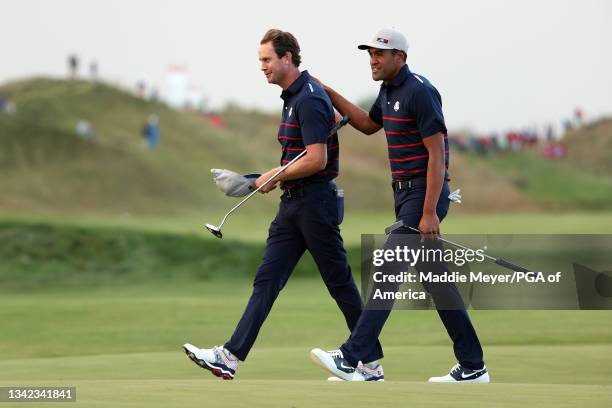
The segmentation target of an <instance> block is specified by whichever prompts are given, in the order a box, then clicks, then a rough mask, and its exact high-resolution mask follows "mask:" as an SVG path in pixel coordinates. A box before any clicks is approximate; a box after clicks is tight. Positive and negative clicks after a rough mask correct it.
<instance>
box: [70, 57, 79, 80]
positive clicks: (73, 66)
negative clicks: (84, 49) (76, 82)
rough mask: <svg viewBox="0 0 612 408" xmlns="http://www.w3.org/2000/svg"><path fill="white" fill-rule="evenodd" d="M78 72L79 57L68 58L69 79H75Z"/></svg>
mask: <svg viewBox="0 0 612 408" xmlns="http://www.w3.org/2000/svg"><path fill="white" fill-rule="evenodd" d="M78 71H79V57H78V56H77V55H76V54H70V55H69V56H68V73H69V75H70V79H75V78H76V76H77V73H78Z"/></svg>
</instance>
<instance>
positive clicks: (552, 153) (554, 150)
mask: <svg viewBox="0 0 612 408" xmlns="http://www.w3.org/2000/svg"><path fill="white" fill-rule="evenodd" d="M566 154H567V148H566V147H565V144H563V143H559V142H549V143H546V145H545V146H544V148H543V149H542V155H543V156H544V157H546V158H547V159H549V160H561V159H564V158H565V156H566Z"/></svg>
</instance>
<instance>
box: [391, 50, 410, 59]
mask: <svg viewBox="0 0 612 408" xmlns="http://www.w3.org/2000/svg"><path fill="white" fill-rule="evenodd" d="M398 52H401V53H402V54H404V55H403V56H404V62H406V59H407V55H406V51H402V50H391V54H393V55H395V54H397V53H398Z"/></svg>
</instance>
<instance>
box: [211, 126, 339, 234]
mask: <svg viewBox="0 0 612 408" xmlns="http://www.w3.org/2000/svg"><path fill="white" fill-rule="evenodd" d="M349 120H350V119H349V117H348V116H343V117H342V119H340V120H339V121H338V122H336V123H335V124H334V127H332V128H331V130H330V131H329V136H331V135H333V134H334V133H336V132H337V131H338V129H340V128H341V127H342V126H344V125H346V124H347V123H348V122H349ZM305 154H306V150H303V151H302V152H301V153H300V154H298V155H297V156H295V157H294V158H293V159H292V160H291V161H290V162H289V163H287V164H285V165H284V166H282V167H281V168H280V169H278V171H277V172H276V173H275V174H274V175H273V176H272V177H270V178H269V179H268V180H266V181H265V182H264V183H263V184H262V185H261V186H259V187H257V189H255V190H253V191H252V192H251V193H250V194H249V195H248V196H246V197H245V198H244V199H242V201H240V202H239V203H238V204H236V205H235V206H234V207H233V208H232V209H231V210H229V211H228V212H227V214H225V217H223V220H222V221H221V224H219V226H216V225H212V224H206V225H205V227H206V229H207V230H209V231H210V233H211V234H213V235H214V236H215V237H217V238H223V233H222V232H221V227H223V224H225V221H226V220H227V217H229V215H230V214H231V213H233V212H234V211H235V210H237V209H238V208H240V206H241V205H242V204H244V203H245V202H246V201H247V200H248V199H249V198H251V197H252V196H253V195H254V194H255V193H257V192H258V191H259V190H261V189H262V188H263V187H265V186H266V185H267V184H268V183H270V181H272V180H274V178H275V177H276V176H278V175H279V174H281V173H282V172H283V171H285V170H287V167H289V166H291V165H292V164H293V163H295V162H296V161H297V160H299V159H300V157H302V156H303V155H305Z"/></svg>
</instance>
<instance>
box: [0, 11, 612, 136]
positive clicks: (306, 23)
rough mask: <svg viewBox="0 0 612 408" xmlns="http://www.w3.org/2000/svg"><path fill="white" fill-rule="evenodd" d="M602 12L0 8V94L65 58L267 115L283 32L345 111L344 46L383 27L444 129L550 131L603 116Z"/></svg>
mask: <svg viewBox="0 0 612 408" xmlns="http://www.w3.org/2000/svg"><path fill="white" fill-rule="evenodd" d="M611 4H612V1H609V0H581V1H578V0H575V1H567V0H531V1H526V0H514V1H494V0H462V1H452V0H448V1H443V0H435V1H433V0H427V1H425V0H420V1H409V0H403V1H391V0H389V1H367V2H358V1H330V0H327V1H319V0H317V1H271V2H261V1H212V2H211V1H205V0H200V1H197V0H172V1H169V0H146V1H144V0H142V1H141V0H0V16H1V23H0V38H1V39H2V40H1V41H0V82H6V81H8V80H11V79H14V78H16V77H24V76H31V75H53V76H57V75H65V73H66V56H67V55H68V54H69V53H71V52H75V53H77V54H78V55H80V57H81V59H82V61H83V63H84V64H85V65H88V64H89V61H90V60H92V59H95V60H97V61H98V62H99V70H100V74H101V76H102V77H104V78H106V79H108V80H111V81H115V82H119V83H122V84H124V85H126V86H127V85H130V86H131V85H133V84H134V83H136V81H137V80H139V79H144V80H146V81H147V83H149V84H153V85H155V86H158V87H160V88H161V89H162V91H163V86H164V84H165V83H166V79H165V78H166V72H167V68H168V65H169V64H181V65H185V66H186V67H187V72H188V75H189V80H190V83H191V84H193V85H194V86H198V87H199V88H200V89H201V90H202V91H203V92H204V93H205V94H206V95H207V98H208V100H209V103H210V104H211V105H212V106H222V105H223V104H224V103H226V102H228V101H234V102H237V103H239V104H242V105H245V106H247V107H259V108H262V109H266V110H276V111H278V110H279V109H280V102H281V101H280V99H279V98H278V96H279V88H277V87H275V86H271V85H268V84H267V83H266V81H265V78H264V76H263V74H262V73H261V72H260V71H259V62H258V60H257V48H258V46H259V40H260V39H261V37H262V35H263V34H264V33H265V31H266V30H267V29H268V28H272V27H275V28H281V29H283V30H287V31H290V32H292V33H293V34H295V35H296V37H297V38H298V40H299V42H300V45H301V47H302V57H303V58H302V60H303V68H304V69H308V70H309V71H310V72H311V73H312V74H314V75H316V76H318V77H319V78H320V79H322V80H324V81H326V82H328V83H330V84H331V85H332V86H334V87H335V88H336V89H337V90H338V91H340V92H341V93H344V95H345V96H347V97H348V98H349V99H353V100H358V99H361V98H364V97H368V96H371V95H375V94H376V93H377V92H378V86H379V84H378V83H376V82H373V81H372V79H371V76H370V70H369V65H368V57H367V54H366V53H365V52H363V51H359V50H357V48H356V45H357V43H358V42H360V41H363V40H367V39H369V38H370V37H371V36H372V35H373V34H374V32H375V31H376V30H377V29H378V28H380V27H384V26H395V27H396V28H398V29H400V30H401V31H403V32H404V33H405V34H406V36H407V38H408V42H409V44H410V49H409V52H408V64H409V66H410V68H411V70H412V71H414V72H417V73H420V74H422V75H424V76H425V77H427V78H429V79H430V81H431V82H432V83H433V84H434V85H435V86H436V87H437V88H438V90H439V91H440V93H441V94H442V97H443V102H444V113H445V117H446V119H447V122H448V123H447V124H448V126H449V128H451V129H452V128H455V129H456V128H459V127H472V128H475V129H477V130H479V131H488V130H503V129H505V128H508V127H513V126H522V125H531V124H543V123H545V122H548V121H552V122H555V123H558V122H559V121H560V120H561V119H562V118H564V117H565V116H568V115H570V114H571V113H572V112H573V109H574V108H575V107H577V106H579V107H581V108H583V109H584V111H585V112H586V114H587V115H588V116H591V117H593V116H601V115H603V114H610V113H612V79H611V73H612V56H611V50H612V41H611V40H612V6H611Z"/></svg>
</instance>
